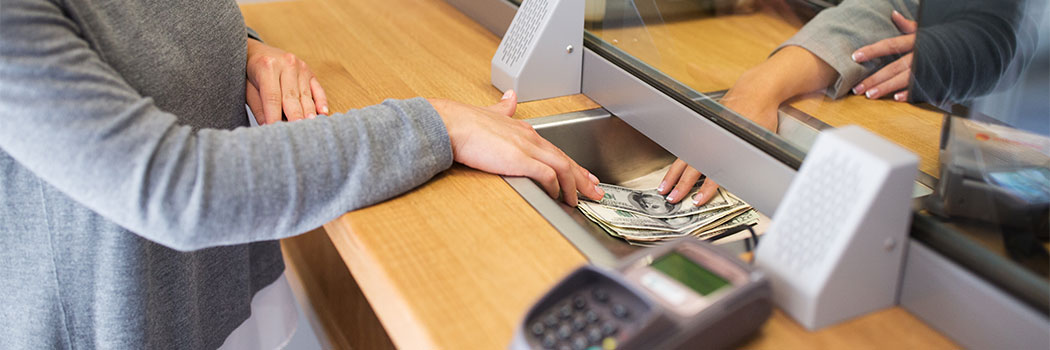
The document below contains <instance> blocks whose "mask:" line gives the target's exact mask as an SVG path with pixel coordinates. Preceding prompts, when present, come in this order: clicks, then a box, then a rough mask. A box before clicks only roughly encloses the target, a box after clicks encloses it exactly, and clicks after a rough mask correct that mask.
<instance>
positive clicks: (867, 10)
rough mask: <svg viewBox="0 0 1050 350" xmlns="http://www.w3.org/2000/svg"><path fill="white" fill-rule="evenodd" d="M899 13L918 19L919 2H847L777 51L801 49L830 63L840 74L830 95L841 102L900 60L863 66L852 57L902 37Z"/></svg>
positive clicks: (888, 58) (819, 17) (880, 60)
mask: <svg viewBox="0 0 1050 350" xmlns="http://www.w3.org/2000/svg"><path fill="white" fill-rule="evenodd" d="M893 10H897V11H898V12H900V13H901V14H903V15H904V17H905V18H908V19H913V20H914V19H915V18H916V16H915V13H917V11H918V0H889V1H888V0H846V1H843V2H842V3H841V4H839V5H838V6H835V7H831V8H828V9H826V10H824V11H821V12H820V13H819V14H817V16H816V17H813V19H812V20H810V21H809V22H808V23H806V25H805V26H803V27H802V29H801V30H799V32H798V33H796V34H795V35H794V36H792V37H791V38H790V39H788V40H787V41H786V42H784V43H783V44H781V45H780V46H779V47H777V49H776V50H775V51H774V53H776V51H779V50H780V49H781V48H783V47H786V46H799V47H802V48H804V49H806V50H808V51H809V52H812V53H813V54H814V55H816V56H817V57H819V58H820V59H821V60H823V61H824V62H827V63H828V65H830V66H831V67H832V68H834V69H835V71H836V72H837V73H838V74H839V76H838V78H837V79H835V82H834V83H832V84H831V86H829V87H828V90H827V95H828V96H830V97H833V98H839V97H842V96H844V95H846V93H848V92H849V91H850V89H852V88H853V87H854V86H856V85H857V84H859V83H860V81H861V80H864V78H865V77H867V76H868V75H870V74H871V73H874V72H876V71H877V70H878V69H879V68H882V66H885V65H887V64H889V63H892V62H893V61H895V60H897V58H899V57H900V56H899V55H892V56H886V57H881V58H878V59H874V60H870V61H867V62H864V63H857V62H854V61H853V59H852V58H850V55H851V54H852V53H853V51H856V50H857V49H860V48H861V47H864V46H867V45H871V44H874V43H876V42H878V41H879V40H882V39H887V38H891V37H894V36H898V35H901V33H900V31H899V30H898V29H897V27H896V25H894V24H893V20H892V19H891V18H890V13H891V12H892V11H893Z"/></svg>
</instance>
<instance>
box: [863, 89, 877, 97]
mask: <svg viewBox="0 0 1050 350" xmlns="http://www.w3.org/2000/svg"><path fill="white" fill-rule="evenodd" d="M877 93H879V88H874V89H871V90H868V92H865V93H864V96H867V97H868V98H871V97H872V96H875V94H877Z"/></svg>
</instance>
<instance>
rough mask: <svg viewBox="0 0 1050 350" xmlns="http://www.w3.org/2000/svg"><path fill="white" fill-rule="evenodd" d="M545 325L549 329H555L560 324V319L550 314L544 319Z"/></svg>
mask: <svg viewBox="0 0 1050 350" xmlns="http://www.w3.org/2000/svg"><path fill="white" fill-rule="evenodd" d="M543 323H545V324H547V327H554V326H555V325H557V324H558V318H557V317H555V316H554V314H550V315H547V317H544V318H543Z"/></svg>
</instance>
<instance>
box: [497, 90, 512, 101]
mask: <svg viewBox="0 0 1050 350" xmlns="http://www.w3.org/2000/svg"><path fill="white" fill-rule="evenodd" d="M513 94H514V90H507V92H504V93H503V98H500V101H502V100H506V99H508V98H510V95H513Z"/></svg>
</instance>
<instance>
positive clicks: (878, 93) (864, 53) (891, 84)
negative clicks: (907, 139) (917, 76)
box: [850, 11, 918, 102]
mask: <svg viewBox="0 0 1050 350" xmlns="http://www.w3.org/2000/svg"><path fill="white" fill-rule="evenodd" d="M890 17H891V18H893V23H894V24H896V25H897V29H899V30H900V31H901V33H903V34H904V35H900V36H896V37H892V38H889V39H883V40H880V41H879V42H877V43H874V44H871V45H868V46H865V47H862V48H860V49H857V51H854V52H853V55H851V56H850V57H852V58H853V60H854V61H856V62H857V63H862V62H867V61H869V60H873V59H876V58H879V57H883V56H888V55H899V54H904V53H907V54H906V55H904V56H901V58H898V59H897V60H896V61H893V63H890V64H888V65H886V66H885V67H882V69H880V70H879V71H878V72H875V73H874V74H872V75H870V76H868V77H867V78H866V79H864V80H863V81H861V82H860V84H857V86H856V87H854V88H853V93H854V94H857V95H860V94H864V95H865V96H867V97H868V98H869V99H878V98H881V97H883V96H886V95H888V94H891V93H892V94H893V99H894V100H896V101H902V102H903V101H907V100H908V90H906V89H907V88H908V80H909V79H911V60H912V50H914V48H915V30H916V29H917V28H918V24H917V23H915V21H911V20H908V19H907V18H904V15H902V14H900V12H897V11H893V14H892V15H891V16H890Z"/></svg>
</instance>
